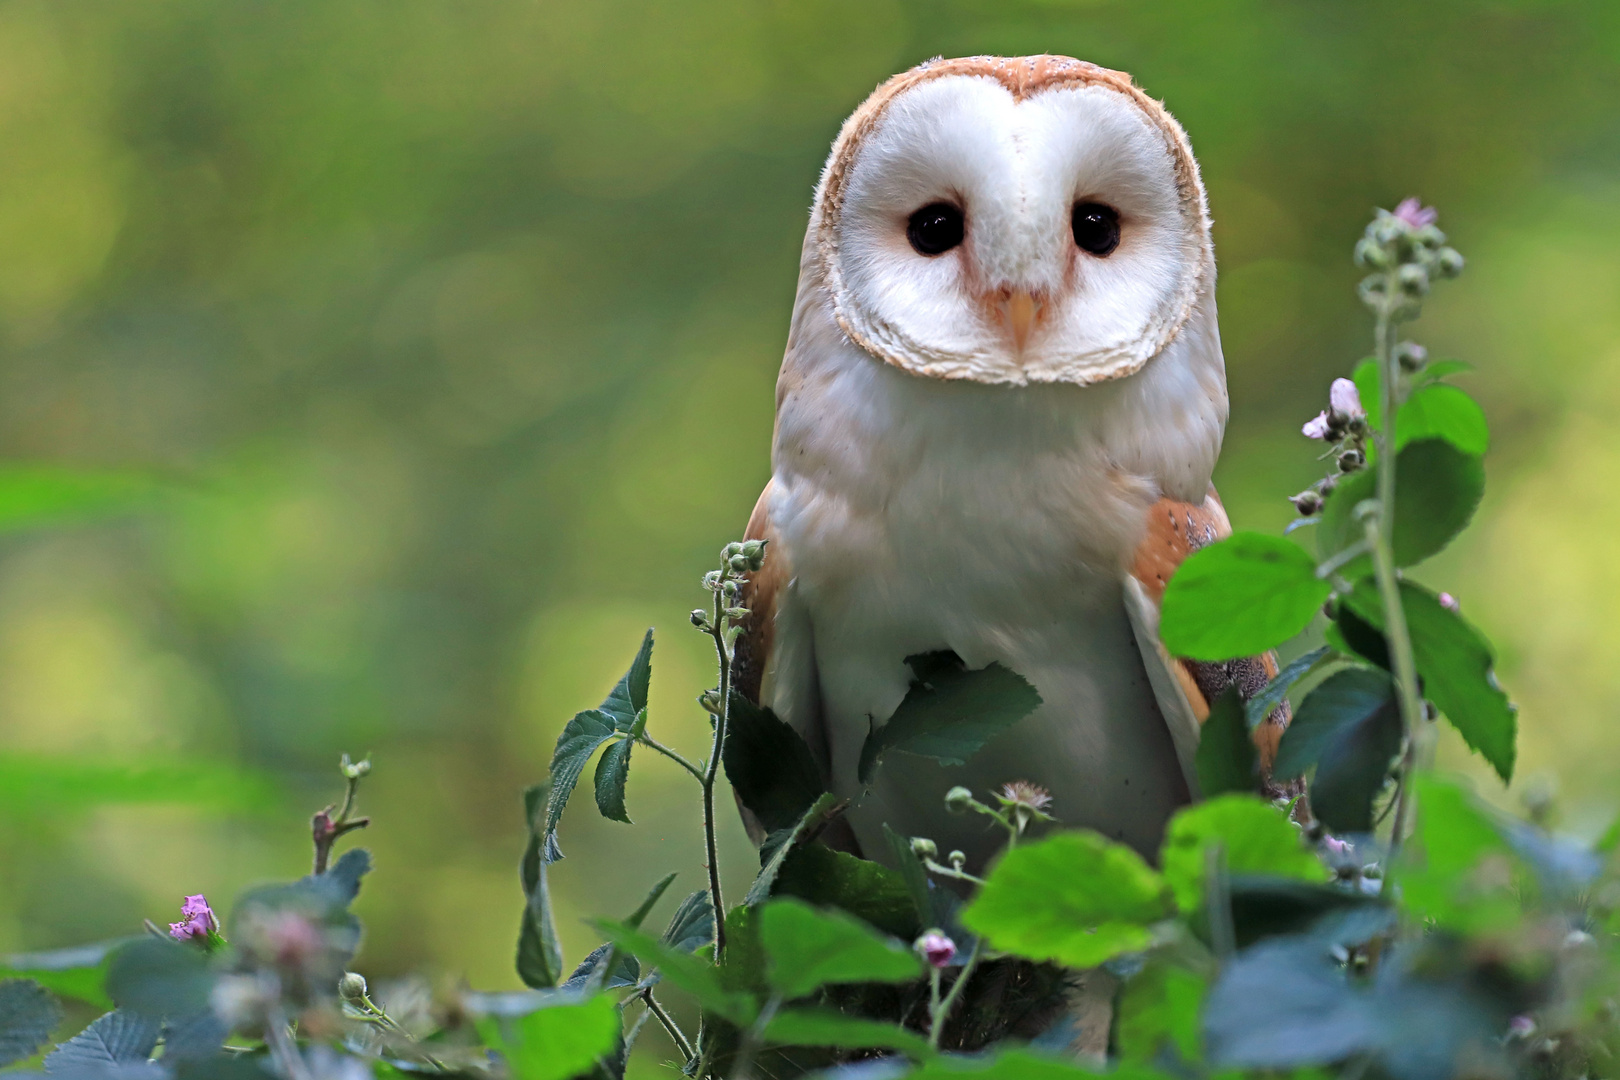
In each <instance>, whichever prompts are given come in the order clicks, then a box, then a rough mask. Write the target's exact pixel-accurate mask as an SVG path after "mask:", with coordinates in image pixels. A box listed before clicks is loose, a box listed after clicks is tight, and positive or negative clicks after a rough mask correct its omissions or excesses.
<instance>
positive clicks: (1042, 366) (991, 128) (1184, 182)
mask: <svg viewBox="0 0 1620 1080" xmlns="http://www.w3.org/2000/svg"><path fill="white" fill-rule="evenodd" d="M1092 198H1095V199H1096V200H1097V201H1098V202H1101V203H1105V204H1107V205H1109V206H1110V207H1112V208H1115V209H1117V210H1118V211H1119V214H1120V219H1121V234H1122V240H1121V243H1120V247H1119V250H1118V253H1117V254H1115V255H1114V256H1112V257H1101V258H1097V257H1093V256H1091V255H1087V254H1085V253H1083V252H1080V251H1079V250H1078V249H1076V247H1075V246H1074V245H1075V242H1074V240H1072V239H1071V238H1070V221H1069V217H1068V214H1069V212H1070V208H1071V207H1072V206H1073V205H1075V204H1076V203H1077V202H1081V201H1085V200H1089V199H1092ZM929 202H944V203H949V204H953V205H956V206H958V207H959V209H960V210H961V211H962V212H963V213H964V214H965V216H966V222H967V224H966V239H965V241H964V242H963V243H962V244H961V245H960V246H959V248H958V249H957V250H954V251H950V252H947V253H945V254H943V255H939V256H936V257H934V258H925V257H923V256H922V255H921V254H920V253H919V252H916V251H912V250H911V249H909V248H907V247H906V235H907V234H906V215H907V214H909V213H911V212H913V211H914V210H916V209H917V208H918V207H919V206H922V205H924V204H925V203H929ZM811 229H812V240H813V243H814V246H815V250H816V254H817V258H818V262H819V270H820V274H821V276H822V279H823V281H824V283H825V285H826V287H827V289H828V292H829V294H830V295H831V298H832V301H833V307H834V312H835V315H836V317H837V319H838V323H839V325H840V327H841V328H842V329H843V330H844V332H845V333H846V334H848V335H849V337H850V338H851V339H852V340H853V341H855V342H856V343H857V344H859V345H860V346H861V347H862V348H864V349H865V350H866V351H868V352H869V353H871V354H872V355H873V356H875V357H878V358H879V359H881V360H883V361H885V362H887V363H890V364H893V365H895V366H897V367H900V368H902V369H904V370H906V371H909V372H911V373H913V374H917V375H924V376H929V377H934V378H942V379H968V380H971V381H975V382H982V383H1000V384H1011V385H1027V384H1031V383H1054V382H1063V383H1072V384H1079V385H1086V384H1090V383H1096V382H1101V381H1105V380H1109V379H1117V378H1121V377H1123V376H1127V375H1130V374H1133V373H1134V372H1136V371H1139V370H1140V369H1141V368H1142V366H1143V365H1144V364H1146V363H1147V362H1148V360H1150V359H1151V358H1152V357H1154V356H1156V355H1158V354H1159V353H1160V352H1161V351H1162V350H1163V349H1164V348H1165V347H1166V346H1167V345H1168V344H1169V343H1170V342H1171V341H1173V340H1175V338H1176V336H1177V334H1178V333H1179V332H1180V331H1181V329H1182V327H1183V326H1184V325H1185V324H1186V322H1187V320H1188V319H1189V318H1190V317H1191V316H1192V314H1193V312H1194V309H1195V307H1196V305H1197V304H1198V301H1199V299H1200V297H1201V296H1203V295H1204V294H1205V293H1207V292H1211V291H1212V290H1213V283H1214V255H1213V250H1212V247H1211V244H1210V237H1209V218H1208V210H1207V204H1206V200H1205V195H1204V188H1203V184H1202V181H1201V180H1200V177H1199V172H1198V164H1197V161H1196V160H1195V159H1194V157H1193V154H1192V148H1191V146H1190V144H1189V143H1188V140H1187V136H1186V133H1185V132H1184V131H1183V130H1182V128H1181V126H1180V125H1179V124H1178V123H1177V122H1176V121H1175V119H1174V118H1173V117H1172V116H1171V115H1170V114H1169V113H1168V112H1166V111H1165V109H1164V107H1163V106H1162V105H1161V104H1159V103H1158V102H1156V101H1154V100H1153V99H1152V98H1150V97H1148V96H1147V95H1146V94H1144V93H1143V92H1142V91H1141V90H1140V89H1138V88H1137V87H1136V86H1135V85H1133V84H1132V82H1131V79H1130V76H1128V75H1126V74H1123V73H1121V72H1116V71H1110V70H1108V69H1106V68H1101V67H1097V66H1096V65H1094V64H1088V63H1084V62H1082V61H1079V60H1073V59H1069V58H1067V57H1057V56H1035V57H1023V58H1016V59H1005V58H1000V57H969V58H963V59H957V60H935V61H930V62H929V63H926V64H923V65H920V66H919V67H916V68H913V69H912V70H910V71H907V72H904V73H902V74H900V75H897V76H895V77H894V78H892V79H890V80H889V81H888V82H886V83H884V84H883V85H882V86H880V87H879V88H878V89H877V90H876V91H874V92H873V94H872V95H871V96H870V97H869V98H868V99H867V100H866V101H865V102H864V103H863V104H862V105H861V106H860V108H858V109H857V110H856V111H855V112H854V113H853V114H852V115H851V116H850V117H849V119H848V120H846V121H845V123H844V125H843V128H842V130H841V131H840V133H839V135H838V138H837V140H836V141H835V142H834V144H833V148H832V153H831V155H830V156H829V158H828V161H827V166H826V168H825V170H824V171H823V173H822V177H821V183H820V185H819V186H818V189H817V193H816V201H815V210H814V213H813V217H812V224H811ZM1032 309H1033V311H1034V316H1033V328H1032V329H1031V326H1030V322H1031V317H1030V314H1029V313H1030V311H1031V310H1032ZM1012 318H1017V319H1019V320H1020V325H1019V326H1018V331H1019V332H1018V333H1017V334H1016V335H1015V334H1014V333H1012V331H1011V329H1010V323H1009V319H1012Z"/></svg>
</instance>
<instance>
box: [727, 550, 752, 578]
mask: <svg viewBox="0 0 1620 1080" xmlns="http://www.w3.org/2000/svg"><path fill="white" fill-rule="evenodd" d="M726 565H727V566H729V567H730V568H731V572H732V573H733V574H746V573H748V571H749V570H751V569H753V568H752V567H751V566H749V565H748V560H747V559H746V558H744V557H743V556H741V555H733V556H732V557H731V561H730V562H728V563H726Z"/></svg>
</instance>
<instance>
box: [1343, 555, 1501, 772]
mask: <svg viewBox="0 0 1620 1080" xmlns="http://www.w3.org/2000/svg"><path fill="white" fill-rule="evenodd" d="M1344 602H1345V603H1346V604H1347V605H1348V606H1349V607H1350V609H1351V611H1352V612H1353V613H1354V614H1355V615H1356V616H1357V617H1359V618H1360V619H1362V620H1363V621H1364V622H1366V623H1367V624H1368V625H1370V626H1372V627H1373V629H1375V630H1378V631H1379V632H1382V631H1383V627H1384V605H1383V602H1382V600H1381V599H1380V597H1379V595H1378V590H1377V588H1376V587H1375V586H1374V585H1373V584H1372V583H1371V582H1363V583H1361V584H1359V585H1357V586H1356V589H1355V591H1354V592H1353V593H1351V594H1350V595H1349V596H1347V597H1344ZM1401 610H1402V611H1404V612H1405V613H1406V627H1407V630H1408V631H1409V632H1410V634H1411V637H1412V653H1413V657H1414V659H1415V660H1416V662H1417V669H1418V674H1419V675H1420V676H1422V678H1423V694H1424V696H1425V697H1427V698H1428V699H1429V700H1430V701H1432V702H1434V704H1435V707H1436V708H1438V709H1439V710H1440V711H1441V713H1443V714H1444V715H1445V717H1446V719H1447V720H1448V721H1450V723H1451V725H1452V726H1453V727H1455V728H1456V729H1457V732H1458V733H1459V734H1460V735H1462V737H1463V741H1464V742H1466V743H1467V744H1468V745H1469V747H1471V748H1472V749H1473V750H1475V751H1477V752H1478V753H1479V754H1480V755H1481V756H1482V757H1484V758H1485V760H1486V761H1488V762H1490V763H1491V766H1492V768H1494V769H1495V770H1496V773H1497V775H1498V776H1500V777H1501V778H1502V780H1503V781H1504V782H1506V781H1508V780H1510V779H1512V777H1513V766H1514V763H1515V760H1516V758H1517V755H1518V749H1517V740H1518V732H1519V720H1518V714H1517V710H1516V709H1515V707H1514V705H1513V703H1512V702H1510V701H1509V700H1508V696H1507V694H1505V693H1503V692H1502V688H1501V687H1500V686H1499V685H1498V684H1497V682H1496V670H1495V666H1496V660H1495V657H1494V656H1493V655H1492V654H1491V646H1490V643H1489V642H1488V641H1486V640H1485V637H1484V635H1482V634H1481V633H1480V632H1479V631H1478V630H1476V629H1474V627H1473V626H1471V625H1470V624H1469V623H1468V621H1467V620H1466V619H1464V618H1463V617H1462V616H1461V615H1459V614H1458V613H1457V612H1455V611H1449V610H1447V609H1446V608H1445V607H1443V606H1442V605H1441V603H1440V598H1439V597H1438V596H1436V595H1435V594H1434V593H1432V592H1430V591H1429V590H1427V589H1425V588H1423V587H1422V586H1421V585H1417V584H1414V583H1413V582H1410V581H1403V582H1401Z"/></svg>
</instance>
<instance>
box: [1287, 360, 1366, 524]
mask: <svg viewBox="0 0 1620 1080" xmlns="http://www.w3.org/2000/svg"><path fill="white" fill-rule="evenodd" d="M1300 433H1301V434H1303V435H1304V436H1305V437H1306V438H1309V439H1321V440H1322V441H1323V442H1326V443H1331V444H1333V449H1332V450H1330V451H1329V454H1330V455H1331V456H1332V457H1333V464H1334V471H1333V472H1331V473H1329V474H1328V475H1327V476H1326V477H1324V478H1322V479H1321V480H1318V481H1317V482H1316V483H1314V484H1312V485H1311V486H1310V487H1308V488H1306V489H1305V490H1304V491H1302V492H1300V493H1299V494H1298V495H1292V496H1290V497H1289V500H1288V501H1289V502H1291V503H1293V504H1294V508H1295V509H1296V510H1298V511H1299V512H1300V513H1301V514H1304V515H1305V516H1307V517H1309V516H1310V515H1312V514H1315V513H1317V512H1318V511H1320V510H1321V509H1322V504H1323V503H1324V502H1325V501H1326V499H1327V496H1328V493H1329V492H1331V491H1332V490H1333V489H1334V488H1335V487H1337V486H1338V483H1339V480H1340V479H1341V478H1342V477H1344V476H1347V475H1348V474H1350V473H1353V472H1357V471H1359V470H1361V469H1364V468H1366V467H1367V437H1368V435H1369V433H1370V429H1369V428H1368V426H1367V410H1366V409H1364V408H1362V405H1361V395H1360V394H1359V393H1358V392H1357V391H1356V384H1355V383H1353V382H1351V381H1350V380H1349V379H1334V380H1333V386H1332V388H1331V389H1330V390H1329V391H1328V407H1327V408H1326V409H1324V410H1323V411H1322V412H1320V413H1317V414H1316V416H1315V417H1313V418H1312V419H1310V420H1308V421H1306V423H1305V426H1304V427H1302V428H1300Z"/></svg>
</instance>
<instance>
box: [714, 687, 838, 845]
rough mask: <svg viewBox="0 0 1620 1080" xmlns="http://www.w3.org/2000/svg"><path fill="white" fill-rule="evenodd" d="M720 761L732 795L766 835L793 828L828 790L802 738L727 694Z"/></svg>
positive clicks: (771, 716) (735, 695)
mask: <svg viewBox="0 0 1620 1080" xmlns="http://www.w3.org/2000/svg"><path fill="white" fill-rule="evenodd" d="M721 761H722V762H723V763H724V765H725V767H726V779H727V780H729V781H731V790H732V791H734V792H735V793H736V795H737V798H738V800H740V801H741V802H742V804H743V806H744V807H746V808H747V809H748V811H749V812H750V813H752V814H753V815H754V817H755V818H756V819H758V821H759V823H760V825H761V827H763V828H764V829H765V831H766V832H767V833H773V832H776V831H777V830H778V829H786V828H790V827H792V826H793V825H794V823H796V822H797V821H798V820H799V819H800V818H801V817H803V816H804V812H805V811H806V810H808V809H809V808H810V806H811V804H812V803H814V802H815V801H816V800H817V799H818V798H820V797H821V796H822V795H824V794H825V793H826V791H827V785H826V783H825V782H823V780H822V778H821V769H820V768H819V767H817V765H816V761H815V758H814V757H813V756H811V753H810V747H809V745H808V744H807V743H806V742H805V741H804V736H802V735H800V734H799V733H798V732H797V731H795V730H793V728H792V727H791V726H789V725H788V724H787V723H785V722H784V721H782V720H780V719H778V717H777V715H776V714H775V713H773V712H771V710H769V709H764V708H761V707H759V706H758V705H755V704H754V703H753V702H751V701H749V700H748V699H747V698H745V697H743V695H742V694H740V693H733V694H732V695H731V711H730V713H729V715H728V719H727V726H726V745H725V750H724V752H723V754H722V755H721Z"/></svg>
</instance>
